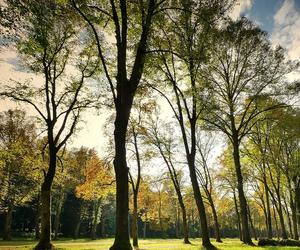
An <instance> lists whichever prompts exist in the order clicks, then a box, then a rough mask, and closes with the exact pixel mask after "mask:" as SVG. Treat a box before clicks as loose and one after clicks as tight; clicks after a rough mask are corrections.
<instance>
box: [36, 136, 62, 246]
mask: <svg viewBox="0 0 300 250" xmlns="http://www.w3.org/2000/svg"><path fill="white" fill-rule="evenodd" d="M56 153H57V152H56V148H55V146H54V145H53V144H52V143H51V142H50V140H49V168H48V172H47V173H46V174H45V176H44V182H43V184H42V187H41V235H40V240H39V242H38V244H37V246H36V247H35V249H36V250H48V249H53V245H52V244H51V187H52V182H53V178H54V175H55V170H56Z"/></svg>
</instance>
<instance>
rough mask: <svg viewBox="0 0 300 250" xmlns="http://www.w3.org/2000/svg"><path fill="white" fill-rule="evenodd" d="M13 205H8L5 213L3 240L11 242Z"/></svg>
mask: <svg viewBox="0 0 300 250" xmlns="http://www.w3.org/2000/svg"><path fill="white" fill-rule="evenodd" d="M12 214H13V205H11V204H10V205H9V206H8V208H7V211H6V213H5V220H4V230H3V240H11V224H12Z"/></svg>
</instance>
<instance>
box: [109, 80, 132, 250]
mask: <svg viewBox="0 0 300 250" xmlns="http://www.w3.org/2000/svg"><path fill="white" fill-rule="evenodd" d="M123 85H124V84H123ZM126 88H127V89H126ZM128 88H129V86H127V85H126V84H125V86H123V94H122V95H121V96H119V97H118V98H117V101H116V118H115V131H114V141H115V159H114V169H115V174H116V233H115V241H114V244H113V246H112V247H111V248H110V250H131V249H132V247H131V244H130V239H129V230H128V209H129V201H128V190H129V187H128V167H127V161H126V133H127V127H128V120H129V116H130V110H131V106H132V101H133V93H131V92H129V91H130V90H129V89H128ZM124 92H125V93H126V94H125V93H124Z"/></svg>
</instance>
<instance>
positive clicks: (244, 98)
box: [200, 18, 292, 244]
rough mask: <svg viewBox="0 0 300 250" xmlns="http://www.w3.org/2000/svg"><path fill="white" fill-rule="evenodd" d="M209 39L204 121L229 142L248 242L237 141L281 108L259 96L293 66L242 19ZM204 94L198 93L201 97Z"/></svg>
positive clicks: (262, 33)
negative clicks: (262, 117) (264, 103)
mask: <svg viewBox="0 0 300 250" xmlns="http://www.w3.org/2000/svg"><path fill="white" fill-rule="evenodd" d="M214 40H218V43H213V44H211V50H210V60H209V62H208V63H207V64H206V66H205V67H203V70H202V73H201V74H202V76H203V77H204V79H205V81H207V83H208V85H209V89H210V90H211V91H212V93H213V94H212V96H211V98H210V99H209V100H208V102H207V103H206V107H207V109H208V110H209V111H208V113H207V115H206V116H205V117H203V120H205V121H206V122H208V123H209V124H211V125H213V126H214V127H215V128H216V129H219V130H220V131H222V132H224V133H225V134H226V135H227V137H228V138H229V140H230V143H231V144H232V147H233V156H234V162H235V170H236V175H237V182H238V186H237V189H238V197H239V203H240V207H241V223H242V235H243V237H242V240H243V242H244V243H246V244H252V241H251V237H250V231H249V227H248V215H247V201H246V198H245V194H244V187H243V175H242V171H241V168H242V166H241V162H240V144H241V141H242V139H243V138H244V137H245V136H246V135H247V134H248V132H249V131H250V130H251V128H252V127H253V126H254V125H255V123H256V122H257V121H258V120H259V118H260V115H261V114H262V113H264V112H267V111H269V110H272V109H275V108H279V107H282V106H283V105H282V104H281V103H279V104H274V103H270V106H268V107H265V108H263V109H260V102H259V100H260V99H261V98H264V97H266V96H268V95H271V94H274V89H275V87H276V86H279V85H280V83H281V81H282V79H283V77H284V76H285V75H286V74H287V73H289V72H290V71H291V70H292V67H291V66H290V65H287V64H286V63H285V62H284V54H283V49H282V48H280V47H279V48H276V49H273V48H272V46H271V43H270V42H269V41H268V39H267V37H266V34H265V33H264V32H262V31H261V30H259V28H257V27H256V26H255V25H254V24H252V23H251V22H250V21H248V20H247V19H246V18H242V19H241V20H238V21H237V22H232V21H229V24H228V25H227V26H226V27H225V28H224V29H223V30H222V31H221V32H219V33H216V37H214ZM201 98H202V96H200V99H201Z"/></svg>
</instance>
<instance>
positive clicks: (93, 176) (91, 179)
mask: <svg viewBox="0 0 300 250" xmlns="http://www.w3.org/2000/svg"><path fill="white" fill-rule="evenodd" d="M114 181H115V180H114V178H113V176H112V175H111V169H110V165H109V164H108V163H107V162H105V161H103V160H101V159H99V157H98V156H97V154H96V152H95V151H93V150H91V151H90V152H89V158H88V161H87V162H86V166H85V181H84V183H82V184H80V185H78V186H77V187H76V196H77V197H79V198H83V199H85V200H90V201H92V202H93V216H92V220H93V221H92V235H91V236H92V239H93V240H95V239H96V229H97V225H98V223H99V218H100V213H101V208H102V206H103V205H104V201H105V198H106V197H107V196H108V195H109V194H110V193H112V189H113V188H114V186H113V183H114Z"/></svg>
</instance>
